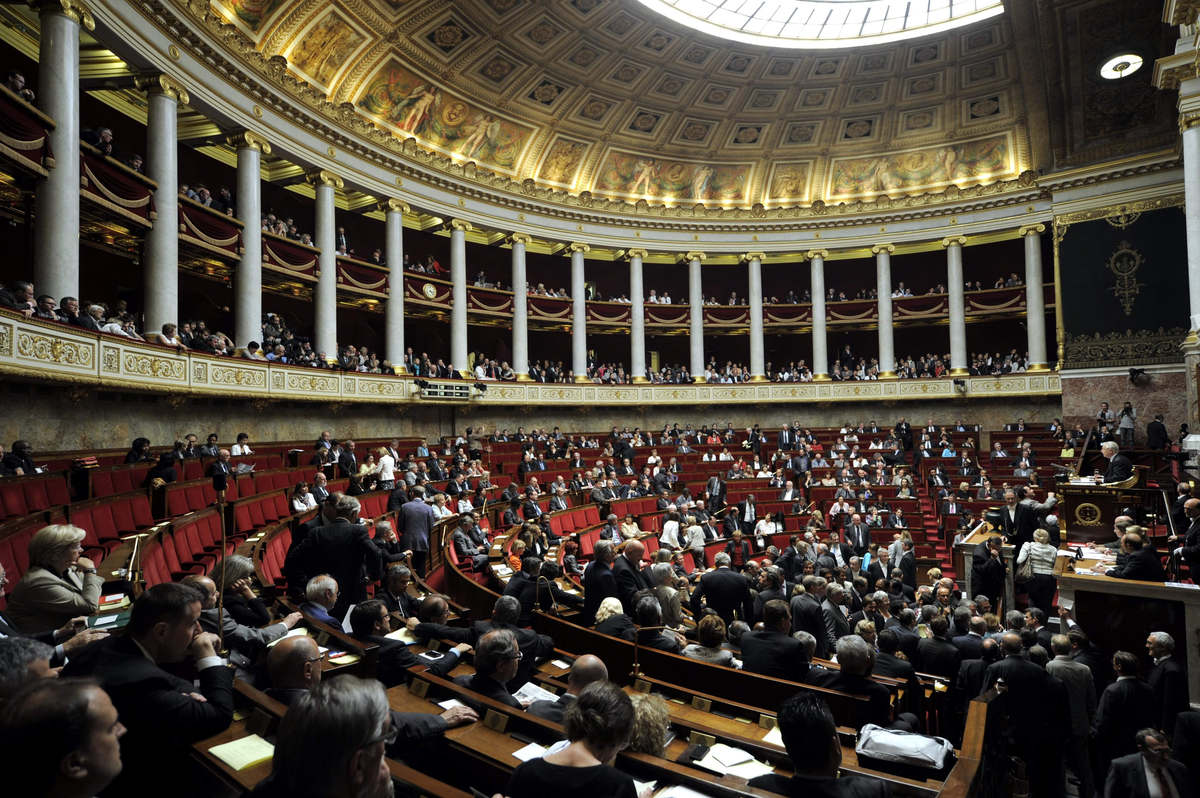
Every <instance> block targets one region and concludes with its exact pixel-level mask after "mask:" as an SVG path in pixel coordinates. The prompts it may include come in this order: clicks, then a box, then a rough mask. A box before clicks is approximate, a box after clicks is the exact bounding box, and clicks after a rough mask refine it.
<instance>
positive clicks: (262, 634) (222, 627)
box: [183, 574, 304, 674]
mask: <svg viewBox="0 0 1200 798" xmlns="http://www.w3.org/2000/svg"><path fill="white" fill-rule="evenodd" d="M183 584H185V585H187V586H188V587H190V588H194V589H195V590H196V591H197V592H198V593H200V595H201V596H203V597H204V599H203V602H202V603H201V605H200V628H201V629H203V630H204V631H206V632H212V633H213V634H219V635H220V636H221V639H222V640H223V641H224V643H225V646H226V648H228V649H229V658H230V661H232V662H233V663H234V664H235V665H237V667H238V668H239V669H241V670H245V671H246V672H247V674H249V672H250V671H252V670H253V668H254V662H255V660H256V659H258V657H259V655H261V654H262V653H263V652H264V651H266V648H267V644H268V643H271V642H273V641H275V640H278V639H279V638H281V637H283V636H284V635H285V634H287V633H288V630H289V629H291V628H292V627H293V626H295V625H296V624H297V623H299V622H300V621H301V620H302V619H303V618H304V616H303V615H302V614H301V613H299V612H293V613H291V614H290V615H288V616H287V617H285V618H283V619H282V620H280V621H279V622H278V623H274V624H271V625H270V626H265V627H263V628H261V629H260V628H258V627H256V626H247V625H245V624H241V623H238V622H237V621H235V620H234V619H233V616H232V615H230V614H229V610H227V609H225V610H222V609H220V608H218V607H217V583H216V582H214V581H213V580H212V579H209V578H208V577H207V576H199V575H197V574H189V575H188V576H186V577H184V579H183Z"/></svg>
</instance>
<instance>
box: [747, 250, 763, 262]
mask: <svg viewBox="0 0 1200 798" xmlns="http://www.w3.org/2000/svg"><path fill="white" fill-rule="evenodd" d="M766 259H767V253H765V252H747V253H745V254H743V255H742V260H743V261H752V260H757V261H758V262H759V263H762V262H763V261H764V260H766Z"/></svg>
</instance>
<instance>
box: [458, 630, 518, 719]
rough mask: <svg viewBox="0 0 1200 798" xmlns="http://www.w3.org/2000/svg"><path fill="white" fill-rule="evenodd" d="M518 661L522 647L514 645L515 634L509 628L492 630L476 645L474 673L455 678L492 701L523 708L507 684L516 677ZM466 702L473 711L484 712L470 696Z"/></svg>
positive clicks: (459, 682) (515, 640) (515, 643)
mask: <svg viewBox="0 0 1200 798" xmlns="http://www.w3.org/2000/svg"><path fill="white" fill-rule="evenodd" d="M520 663H521V649H520V648H519V647H518V646H517V636H516V635H515V634H513V633H512V632H511V631H510V630H508V629H495V630H493V631H491V632H488V633H487V634H485V635H484V636H483V637H481V638H479V642H478V643H476V644H475V672H474V673H472V674H464V675H462V676H458V677H456V678H455V679H454V681H455V683H456V684H460V685H462V686H463V687H466V688H467V689H469V690H473V691H474V692H476V693H479V694H480V695H483V696H486V697H487V698H490V699H492V700H493V701H499V702H500V703H501V704H508V705H509V706H510V707H515V708H516V709H524V706H523V705H522V704H521V702H520V701H518V700H517V699H516V698H515V697H514V696H513V694H512V691H511V690H510V689H509V687H508V685H509V683H510V682H512V681H513V679H514V677H516V675H517V668H518V667H519V666H520ZM465 703H466V704H467V706H469V707H472V709H474V710H475V711H476V712H482V711H483V707H482V705H480V704H478V703H476V702H473V701H471V700H470V699H469V698H468V699H467V700H466V702H465Z"/></svg>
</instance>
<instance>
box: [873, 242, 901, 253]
mask: <svg viewBox="0 0 1200 798" xmlns="http://www.w3.org/2000/svg"><path fill="white" fill-rule="evenodd" d="M895 251H896V245H895V244H876V245H875V246H873V247H871V254H873V255H879V254H881V253H884V252H886V253H887V254H889V255H891V254H892V253H893V252H895Z"/></svg>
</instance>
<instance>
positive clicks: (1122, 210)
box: [1104, 205, 1142, 230]
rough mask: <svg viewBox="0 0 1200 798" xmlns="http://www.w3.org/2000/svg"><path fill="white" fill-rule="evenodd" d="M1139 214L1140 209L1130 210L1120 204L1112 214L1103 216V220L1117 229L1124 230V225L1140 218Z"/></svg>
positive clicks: (1126, 225) (1127, 225)
mask: <svg viewBox="0 0 1200 798" xmlns="http://www.w3.org/2000/svg"><path fill="white" fill-rule="evenodd" d="M1141 215H1142V212H1141V211H1134V210H1130V209H1129V208H1128V207H1127V206H1125V205H1122V206H1120V207H1119V208H1118V209H1117V212H1116V213H1114V214H1113V215H1112V216H1105V217H1104V221H1106V222H1108V224H1109V226H1111V227H1115V228H1116V229H1117V230H1124V229H1125V228H1126V227H1129V226H1131V225H1132V224H1133V223H1134V222H1136V221H1137V220H1138V219H1139V218H1141Z"/></svg>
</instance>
